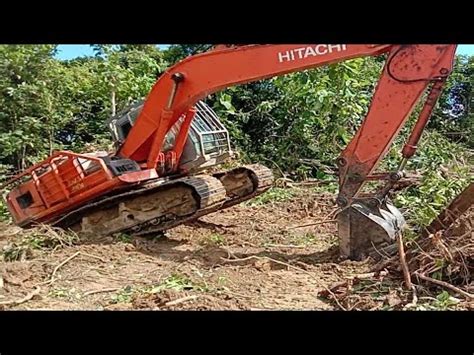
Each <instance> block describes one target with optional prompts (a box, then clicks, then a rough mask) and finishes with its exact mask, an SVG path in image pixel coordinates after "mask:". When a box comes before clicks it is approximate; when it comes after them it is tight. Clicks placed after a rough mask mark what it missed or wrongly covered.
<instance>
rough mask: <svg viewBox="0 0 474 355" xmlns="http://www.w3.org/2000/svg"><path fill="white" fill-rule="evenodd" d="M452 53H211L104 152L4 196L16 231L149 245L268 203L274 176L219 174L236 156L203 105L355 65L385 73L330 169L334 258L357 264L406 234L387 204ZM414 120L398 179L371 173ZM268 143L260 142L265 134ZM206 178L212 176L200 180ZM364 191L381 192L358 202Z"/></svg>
mask: <svg viewBox="0 0 474 355" xmlns="http://www.w3.org/2000/svg"><path fill="white" fill-rule="evenodd" d="M455 50H456V45H450V44H429V45H411V44H403V45H393V44H373V45H371V44H303V45H302V44H248V45H247V44H246V45H216V46H213V47H212V48H211V49H209V50H208V51H206V52H203V53H199V54H195V55H191V56H189V57H187V58H185V59H183V60H181V61H180V62H178V63H176V64H175V65H173V66H172V67H170V68H169V69H168V70H166V71H165V72H164V73H163V74H162V75H161V76H160V77H159V78H158V80H157V81H156V83H155V84H154V86H153V87H152V89H151V91H150V92H149V94H148V96H147V97H146V99H145V100H143V101H141V102H138V103H136V104H134V105H132V106H131V107H130V108H129V109H127V110H126V111H124V112H122V113H121V114H118V115H116V116H114V117H112V118H111V119H109V121H108V122H107V123H108V125H109V128H110V131H111V134H112V137H113V141H114V143H115V149H114V151H113V152H112V153H111V152H95V153H87V154H77V153H73V152H70V151H57V152H55V153H53V154H52V155H51V156H50V157H49V158H47V159H46V160H44V161H42V162H40V163H38V164H36V165H34V166H32V167H30V168H28V169H26V170H25V171H23V172H22V173H20V174H18V175H17V176H15V177H14V178H12V179H11V180H9V181H7V182H5V183H4V184H3V185H2V186H1V188H2V189H5V190H6V191H7V192H8V193H7V194H6V195H5V200H6V202H7V206H8V209H9V211H10V213H11V215H12V216H13V220H14V222H15V223H16V224H17V225H18V226H20V227H23V228H29V227H31V226H34V225H37V224H39V223H43V224H49V225H52V226H56V227H60V228H65V229H71V230H73V231H76V232H83V233H92V234H94V235H110V234H115V233H132V234H134V235H150V234H151V235H153V233H158V232H163V231H165V230H168V229H170V228H173V227H176V226H178V225H181V224H183V223H188V222H191V221H193V220H196V219H198V218H200V217H202V216H204V215H207V214H210V213H213V212H216V211H218V210H222V209H225V208H229V207H231V206H234V205H236V204H239V203H241V202H243V201H246V200H249V199H252V198H254V197H255V196H257V195H259V194H262V193H263V192H265V191H267V190H268V189H269V188H270V187H271V186H272V185H273V184H274V177H273V174H272V171H271V169H269V168H267V167H265V166H263V165H261V164H250V165H244V166H240V167H237V168H234V169H228V170H218V169H217V166H219V165H220V164H222V163H223V162H224V161H226V160H227V158H229V157H231V156H232V155H233V151H232V148H231V144H230V140H229V133H228V131H227V130H226V128H225V127H224V126H223V125H222V123H221V121H220V119H219V117H218V116H217V115H216V113H215V112H214V111H213V110H212V108H211V107H210V106H209V105H208V104H206V102H205V99H206V97H207V96H208V95H210V94H212V93H215V92H217V91H220V90H223V89H225V88H228V87H230V86H234V85H241V84H246V83H250V82H254V81H258V80H262V79H268V78H272V77H275V76H280V75H285V74H288V73H292V72H297V71H303V70H307V69H312V68H317V67H321V66H324V65H330V64H334V63H338V62H342V61H346V60H350V59H354V58H361V57H367V56H383V58H384V59H385V64H384V66H383V69H382V73H381V76H380V79H379V81H378V83H377V85H376V87H375V91H374V96H373V98H372V101H371V104H370V106H369V109H368V112H367V115H366V117H365V119H364V120H363V121H362V124H361V126H360V127H359V128H358V130H357V132H356V134H355V136H354V137H353V139H352V140H351V141H350V143H349V144H348V145H347V147H346V148H345V149H344V150H343V152H342V153H341V155H340V157H339V158H338V159H337V160H336V162H335V164H336V165H337V166H338V179H339V192H338V196H337V198H336V203H337V205H338V206H339V208H340V211H339V213H338V215H337V222H338V234H339V245H340V252H341V256H342V257H344V258H349V259H353V260H360V259H361V258H364V257H365V256H366V255H367V251H368V250H369V249H370V248H371V247H372V246H375V245H381V244H384V245H387V244H388V245H393V244H394V242H395V240H396V238H397V237H398V236H399V235H400V233H401V231H402V229H403V227H404V225H405V224H406V222H405V220H404V217H403V215H402V213H401V212H400V211H399V210H398V209H397V208H396V207H395V206H394V205H393V204H392V203H391V201H390V193H391V191H392V190H393V187H394V186H395V185H396V184H397V183H398V182H399V181H400V180H402V179H403V178H404V176H405V173H404V169H405V166H406V164H407V161H408V159H410V158H411V157H412V156H413V155H414V154H415V152H416V149H417V143H418V141H419V139H420V137H421V134H422V131H423V130H424V128H425V126H426V124H427V122H428V120H429V117H430V115H431V113H432V110H433V108H434V107H435V105H436V102H437V99H438V98H439V96H440V94H441V92H442V89H443V85H444V84H445V83H446V80H447V78H448V77H449V75H450V73H451V71H452V68H453V61H454V56H455ZM419 102H421V104H422V108H421V111H420V113H419V116H418V118H417V121H416V123H415V125H414V127H413V129H412V131H411V134H410V136H409V138H408V140H407V141H406V144H405V145H404V147H403V150H402V152H401V155H402V158H401V160H400V162H399V166H398V168H397V169H396V170H395V171H390V172H376V171H375V170H376V168H377V167H378V165H379V163H380V161H381V159H383V157H384V156H385V155H386V154H387V151H388V149H389V148H390V147H391V144H392V143H393V141H394V139H395V138H396V137H397V135H398V134H399V132H400V130H401V129H402V128H403V126H404V125H405V123H406V122H407V120H408V118H409V117H410V115H411V113H412V111H413V109H414V108H415V106H416V105H417V104H418V103H419ZM262 134H264V132H262ZM210 168H212V170H213V171H215V172H213V173H206V171H209V170H210ZM369 182H377V183H378V184H379V185H380V186H379V187H378V188H377V189H375V191H369V192H367V191H365V190H364V189H363V187H364V186H366V185H367V186H368V185H370V184H368V183H369Z"/></svg>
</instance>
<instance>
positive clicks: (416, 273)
mask: <svg viewBox="0 0 474 355" xmlns="http://www.w3.org/2000/svg"><path fill="white" fill-rule="evenodd" d="M414 275H415V276H416V277H419V278H420V279H422V280H425V281H428V282H431V283H434V284H435V285H438V286H441V287H444V288H447V289H450V290H451V291H454V292H456V293H459V294H460V295H463V296H464V297H466V298H469V299H474V295H473V294H471V293H469V292H466V291H464V290H461V289H460V288H458V287H456V286H454V285H451V284H450V283H447V282H444V281H441V280H436V279H433V278H431V277H429V276H426V275H422V274H419V273H418V272H415V273H414Z"/></svg>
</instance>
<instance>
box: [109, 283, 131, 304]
mask: <svg viewBox="0 0 474 355" xmlns="http://www.w3.org/2000/svg"><path fill="white" fill-rule="evenodd" d="M135 292H136V290H135V289H134V288H133V287H132V286H126V287H124V288H122V289H121V290H119V291H118V292H117V293H115V294H113V295H112V297H111V298H112V300H111V301H112V302H111V303H112V304H115V303H129V302H131V301H132V297H133V295H134V293H135Z"/></svg>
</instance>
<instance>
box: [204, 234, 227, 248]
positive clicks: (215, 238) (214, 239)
mask: <svg viewBox="0 0 474 355" xmlns="http://www.w3.org/2000/svg"><path fill="white" fill-rule="evenodd" d="M224 243H225V238H224V236H223V235H222V234H219V233H212V234H210V235H208V236H207V237H206V239H205V240H204V241H203V244H204V245H215V246H219V245H223V244H224Z"/></svg>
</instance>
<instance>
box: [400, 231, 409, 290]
mask: <svg viewBox="0 0 474 355" xmlns="http://www.w3.org/2000/svg"><path fill="white" fill-rule="evenodd" d="M397 243H398V255H399V257H400V264H401V266H402V270H403V276H404V278H405V284H406V286H407V288H408V289H410V290H411V289H413V284H412V283H411V275H410V270H409V269H408V265H407V262H406V259H405V249H404V248H403V237H402V234H401V233H400V234H399V235H398V237H397Z"/></svg>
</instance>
